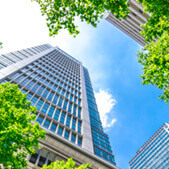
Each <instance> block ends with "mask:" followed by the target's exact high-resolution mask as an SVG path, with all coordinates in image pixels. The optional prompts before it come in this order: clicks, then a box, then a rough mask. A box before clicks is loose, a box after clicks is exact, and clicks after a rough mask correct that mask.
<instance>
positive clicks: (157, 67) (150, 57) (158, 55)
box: [137, 0, 169, 103]
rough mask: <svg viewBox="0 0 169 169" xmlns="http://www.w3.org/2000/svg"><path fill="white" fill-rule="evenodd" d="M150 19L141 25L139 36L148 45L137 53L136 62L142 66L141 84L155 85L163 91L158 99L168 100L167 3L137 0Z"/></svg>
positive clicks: (168, 28)
mask: <svg viewBox="0 0 169 169" xmlns="http://www.w3.org/2000/svg"><path fill="white" fill-rule="evenodd" d="M137 1H139V2H140V3H142V5H143V8H144V12H149V13H150V18H149V19H148V20H147V22H146V23H145V24H144V25H143V30H142V32H141V34H142V35H143V36H144V37H145V41H146V42H148V44H147V45H146V46H145V47H144V48H143V49H142V51H141V52H138V61H139V63H141V64H142V65H143V73H144V74H143V75H141V77H142V79H143V81H142V83H143V84H152V85H156V86H157V87H158V88H159V89H162V90H163V94H162V95H161V96H160V97H159V98H160V99H164V100H165V102H166V103H167V102H168V99H169V44H168V42H169V1H168V0H163V1H159V0H137Z"/></svg>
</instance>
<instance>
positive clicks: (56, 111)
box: [0, 44, 118, 169]
mask: <svg viewBox="0 0 169 169" xmlns="http://www.w3.org/2000/svg"><path fill="white" fill-rule="evenodd" d="M6 81H9V82H12V83H16V84H18V85H19V88H20V90H21V91H23V92H24V93H26V94H27V99H28V100H30V101H31V102H32V105H34V106H36V107H37V110H38V111H37V122H38V123H39V124H40V125H41V128H42V129H44V130H45V131H46V140H45V141H44V140H40V149H36V153H35V154H34V155H32V156H29V157H28V161H29V163H28V167H27V168H28V169H35V168H39V167H42V165H43V164H47V165H48V164H50V163H51V162H53V161H56V160H67V159H68V158H70V157H73V159H74V160H75V162H76V164H77V165H81V164H82V163H87V162H88V163H90V164H91V168H92V169H98V168H101V169H118V167H117V166H116V163H115V159H114V155H113V152H112V150H111V146H110V142H109V138H108V135H107V134H105V133H104V131H103V128H102V123H101V120H100V116H99V112H98V109H97V105H96V101H95V97H94V92H93V89H92V85H91V81H90V77H89V73H88V70H87V69H86V68H85V67H84V66H83V65H82V63H81V62H80V61H78V60H76V59H75V58H73V57H72V56H70V55H68V54H67V53H65V52H64V51H62V50H61V49H59V48H58V47H52V46H51V45H48V44H45V45H40V46H36V47H32V48H28V49H23V50H20V51H17V52H11V53H8V54H3V55H1V56H0V83H4V82H6Z"/></svg>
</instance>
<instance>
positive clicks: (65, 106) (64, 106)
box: [63, 100, 68, 110]
mask: <svg viewBox="0 0 169 169" xmlns="http://www.w3.org/2000/svg"><path fill="white" fill-rule="evenodd" d="M67 103H68V101H67V100H65V102H64V105H63V108H64V109H65V110H67Z"/></svg>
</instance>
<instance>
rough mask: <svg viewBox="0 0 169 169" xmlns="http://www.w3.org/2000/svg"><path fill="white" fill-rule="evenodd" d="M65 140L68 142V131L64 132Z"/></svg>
mask: <svg viewBox="0 0 169 169" xmlns="http://www.w3.org/2000/svg"><path fill="white" fill-rule="evenodd" d="M65 139H67V140H69V131H67V130H66V131H65Z"/></svg>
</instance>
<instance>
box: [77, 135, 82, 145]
mask: <svg viewBox="0 0 169 169" xmlns="http://www.w3.org/2000/svg"><path fill="white" fill-rule="evenodd" d="M78 146H80V147H81V146H82V138H81V137H78Z"/></svg>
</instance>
